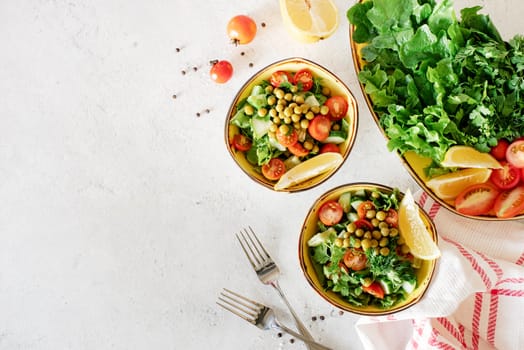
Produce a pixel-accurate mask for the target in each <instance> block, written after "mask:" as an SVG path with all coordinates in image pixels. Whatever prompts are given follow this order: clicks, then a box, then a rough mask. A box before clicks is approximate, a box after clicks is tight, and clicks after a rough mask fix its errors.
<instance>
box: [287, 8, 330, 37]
mask: <svg viewBox="0 0 524 350" xmlns="http://www.w3.org/2000/svg"><path fill="white" fill-rule="evenodd" d="M280 13H281V15H282V19H283V21H284V24H285V26H286V28H287V29H288V31H289V32H290V33H291V35H292V36H293V37H295V38H296V39H297V40H298V41H301V42H306V43H311V42H315V41H318V40H320V39H326V38H328V37H329V36H330V35H331V34H333V33H334V32H335V30H336V29H337V27H338V9H337V7H336V6H335V4H334V3H333V1H332V0H280Z"/></svg>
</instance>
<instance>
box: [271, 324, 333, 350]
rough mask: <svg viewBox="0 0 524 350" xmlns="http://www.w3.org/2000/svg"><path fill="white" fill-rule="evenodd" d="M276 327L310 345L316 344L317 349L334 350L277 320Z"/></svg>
mask: <svg viewBox="0 0 524 350" xmlns="http://www.w3.org/2000/svg"><path fill="white" fill-rule="evenodd" d="M273 327H275V328H276V329H279V330H281V331H284V332H286V333H288V334H290V335H292V336H294V337H296V338H298V339H300V340H302V341H303V342H304V343H306V345H310V346H312V347H313V346H314V347H315V349H319V350H333V349H331V348H328V347H327V346H324V345H322V344H319V343H317V342H316V341H314V340H311V339H307V338H306V337H304V336H303V335H302V334H299V333H297V332H295V331H294V330H292V329H289V328H288V327H286V326H284V325H283V324H280V323H279V322H277V321H276V320H275V323H274V326H273Z"/></svg>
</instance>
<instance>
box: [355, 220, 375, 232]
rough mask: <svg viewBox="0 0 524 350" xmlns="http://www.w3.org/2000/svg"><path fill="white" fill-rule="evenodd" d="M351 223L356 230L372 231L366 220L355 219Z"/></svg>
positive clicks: (371, 226)
mask: <svg viewBox="0 0 524 350" xmlns="http://www.w3.org/2000/svg"><path fill="white" fill-rule="evenodd" d="M353 223H354V224H355V226H356V227H357V228H361V229H363V230H370V231H371V230H373V224H372V223H371V222H369V221H367V220H366V219H357V220H355V221H353Z"/></svg>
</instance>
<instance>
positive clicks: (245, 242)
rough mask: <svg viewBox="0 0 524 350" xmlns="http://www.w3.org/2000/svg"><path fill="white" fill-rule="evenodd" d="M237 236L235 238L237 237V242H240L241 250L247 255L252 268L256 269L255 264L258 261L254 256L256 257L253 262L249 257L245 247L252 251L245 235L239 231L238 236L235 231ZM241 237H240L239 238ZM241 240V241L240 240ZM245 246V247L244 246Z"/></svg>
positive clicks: (257, 263) (258, 262)
mask: <svg viewBox="0 0 524 350" xmlns="http://www.w3.org/2000/svg"><path fill="white" fill-rule="evenodd" d="M236 236H237V239H238V242H239V243H240V246H241V247H242V250H243V251H244V253H245V254H246V256H247V259H248V260H249V262H250V263H251V266H252V267H253V269H255V270H256V269H257V265H259V264H260V261H258V259H257V258H256V256H255V257H254V258H255V259H256V263H255V260H253V258H252V257H251V255H250V254H249V253H248V251H247V248H249V250H250V251H251V253H253V251H252V249H251V247H250V246H249V243H248V242H247V240H246V237H245V236H244V234H243V233H242V231H240V236H239V234H238V233H237V234H236ZM240 237H242V239H241V238H240ZM242 240H243V241H242ZM246 246H247V248H246Z"/></svg>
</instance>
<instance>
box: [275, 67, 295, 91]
mask: <svg viewBox="0 0 524 350" xmlns="http://www.w3.org/2000/svg"><path fill="white" fill-rule="evenodd" d="M292 81H293V78H292V77H291V74H289V72H286V71H283V70H277V71H276V72H274V73H273V74H271V77H269V83H270V84H271V85H273V87H280V85H282V84H285V83H291V82H292Z"/></svg>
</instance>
